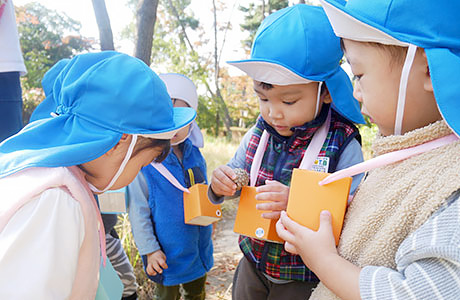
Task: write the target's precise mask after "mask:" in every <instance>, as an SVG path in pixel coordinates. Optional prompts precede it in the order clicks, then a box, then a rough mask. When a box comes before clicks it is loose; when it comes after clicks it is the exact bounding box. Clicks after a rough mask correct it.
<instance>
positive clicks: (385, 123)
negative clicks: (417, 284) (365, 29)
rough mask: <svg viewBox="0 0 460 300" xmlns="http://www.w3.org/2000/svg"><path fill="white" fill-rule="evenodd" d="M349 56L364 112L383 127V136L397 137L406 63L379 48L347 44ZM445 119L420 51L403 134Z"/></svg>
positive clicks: (408, 94)
mask: <svg viewBox="0 0 460 300" xmlns="http://www.w3.org/2000/svg"><path fill="white" fill-rule="evenodd" d="M343 43H344V46H345V56H346V57H347V60H348V62H349V63H350V65H351V69H352V72H353V74H354V75H355V77H356V78H357V80H356V81H355V86H354V93H353V95H354V96H355V98H356V99H358V101H360V102H361V103H362V108H361V111H362V113H363V114H364V115H367V116H369V117H370V119H371V121H372V122H373V123H375V124H377V126H378V127H379V130H380V133H381V134H382V135H385V136H387V135H392V134H393V133H394V123H395V119H396V108H397V104H398V93H399V83H400V79H401V71H402V67H403V62H401V61H399V60H396V59H394V58H392V57H391V55H390V54H389V53H387V52H385V50H384V49H380V48H378V47H376V46H372V45H369V44H367V43H361V42H356V41H352V40H347V39H344V40H343ZM439 119H441V115H440V113H439V111H438V109H437V105H436V100H435V98H434V94H433V88H432V86H431V78H430V76H429V70H428V64H427V61H426V57H425V56H424V53H423V51H417V54H416V56H415V60H414V63H413V65H412V68H411V72H410V75H409V80H408V85H407V91H406V104H405V109H404V119H403V125H402V133H406V132H408V131H412V130H414V129H416V128H420V127H424V126H426V125H428V124H430V123H433V122H435V121H437V120H439Z"/></svg>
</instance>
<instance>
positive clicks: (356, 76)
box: [353, 75, 363, 81]
mask: <svg viewBox="0 0 460 300" xmlns="http://www.w3.org/2000/svg"><path fill="white" fill-rule="evenodd" d="M362 76H363V75H353V81H355V80H360V79H361V77H362Z"/></svg>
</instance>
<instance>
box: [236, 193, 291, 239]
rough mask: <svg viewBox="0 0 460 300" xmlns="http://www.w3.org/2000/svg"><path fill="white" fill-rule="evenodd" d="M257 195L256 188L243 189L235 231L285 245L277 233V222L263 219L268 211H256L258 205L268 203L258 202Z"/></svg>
mask: <svg viewBox="0 0 460 300" xmlns="http://www.w3.org/2000/svg"><path fill="white" fill-rule="evenodd" d="M256 194H257V193H256V188H255V187H250V186H244V187H243V188H242V189H241V196H240V202H239V205H238V211H237V213H236V219H235V225H234V227H233V231H234V232H236V233H239V234H242V235H245V236H250V237H254V238H258V239H261V240H267V241H271V242H276V243H284V241H283V240H282V239H281V238H280V237H279V236H278V234H277V233H276V222H277V220H271V219H265V218H262V214H263V213H264V212H268V211H263V210H258V209H256V204H257V203H265V202H268V201H257V200H256Z"/></svg>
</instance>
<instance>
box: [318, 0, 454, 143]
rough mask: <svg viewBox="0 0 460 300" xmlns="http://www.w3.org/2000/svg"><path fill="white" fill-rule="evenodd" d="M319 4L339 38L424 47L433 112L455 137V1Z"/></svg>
mask: <svg viewBox="0 0 460 300" xmlns="http://www.w3.org/2000/svg"><path fill="white" fill-rule="evenodd" d="M320 1H321V3H322V5H323V7H324V10H325V11H326V13H327V16H328V17H329V20H330V21H331V24H332V27H333V28H334V31H335V33H336V34H337V35H338V36H339V37H342V38H346V39H350V40H355V41H361V42H376V43H381V44H386V45H397V46H406V47H407V46H409V45H415V46H418V47H421V48H424V50H425V53H426V56H427V60H428V66H429V69H430V76H431V81H432V84H433V89H434V96H435V98H436V102H437V104H438V109H439V111H440V112H441V114H442V116H443V118H444V120H445V121H446V123H447V124H448V125H449V127H450V128H451V129H452V130H453V131H454V132H455V133H456V134H457V135H458V136H460V100H459V99H460V87H459V85H458V81H459V78H460V17H459V13H460V1H451V0H440V1H431V0H393V1H387V0H372V1H369V0H349V1H348V2H347V3H346V4H344V3H342V2H341V1H334V0H320Z"/></svg>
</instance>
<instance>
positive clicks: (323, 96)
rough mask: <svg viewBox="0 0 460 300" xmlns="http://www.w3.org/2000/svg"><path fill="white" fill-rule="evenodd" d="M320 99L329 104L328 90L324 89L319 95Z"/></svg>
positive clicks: (329, 95)
mask: <svg viewBox="0 0 460 300" xmlns="http://www.w3.org/2000/svg"><path fill="white" fill-rule="evenodd" d="M321 100H322V101H323V103H324V104H329V103H331V102H332V98H331V94H329V91H328V90H326V91H325V92H324V93H323V95H321Z"/></svg>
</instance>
